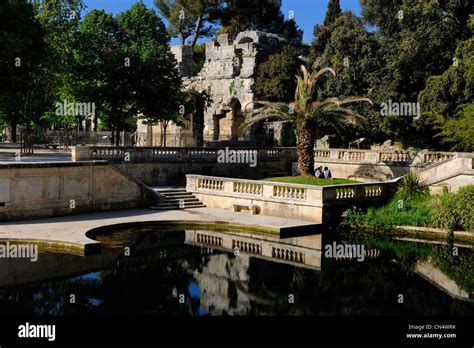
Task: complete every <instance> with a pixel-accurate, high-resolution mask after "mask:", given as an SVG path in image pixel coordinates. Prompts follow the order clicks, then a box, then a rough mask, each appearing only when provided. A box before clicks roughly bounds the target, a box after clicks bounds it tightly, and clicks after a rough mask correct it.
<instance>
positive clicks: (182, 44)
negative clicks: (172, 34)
mask: <svg viewBox="0 0 474 348" xmlns="http://www.w3.org/2000/svg"><path fill="white" fill-rule="evenodd" d="M179 38H180V40H181V46H184V44H185V43H186V37H184V34H183V33H182V32H181V31H180V32H179Z"/></svg>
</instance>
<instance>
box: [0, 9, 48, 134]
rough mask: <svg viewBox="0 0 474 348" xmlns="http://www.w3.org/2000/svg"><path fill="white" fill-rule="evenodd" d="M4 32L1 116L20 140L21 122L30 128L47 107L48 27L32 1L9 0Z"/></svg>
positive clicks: (1, 22)
mask: <svg viewBox="0 0 474 348" xmlns="http://www.w3.org/2000/svg"><path fill="white" fill-rule="evenodd" d="M0 32H1V33H2V35H0V117H1V118H3V119H4V120H5V122H6V123H8V124H9V125H10V128H11V138H12V141H13V142H16V141H17V134H16V133H17V132H16V126H17V124H18V123H20V122H24V123H25V125H26V127H27V128H29V127H30V125H31V122H32V121H34V120H35V119H36V118H37V117H38V116H39V115H40V112H41V110H42V109H43V108H44V105H43V104H44V103H43V102H44V98H43V97H44V96H43V95H42V90H41V86H42V85H43V83H44V80H42V79H41V78H40V77H41V76H43V72H44V67H43V62H44V57H45V52H46V45H45V42H44V31H43V30H42V29H41V26H40V25H39V23H38V21H37V19H36V18H35V14H34V10H33V7H32V5H31V4H30V3H27V2H26V1H24V0H7V1H4V2H2V3H0Z"/></svg>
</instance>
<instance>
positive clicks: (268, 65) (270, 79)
mask: <svg viewBox="0 0 474 348" xmlns="http://www.w3.org/2000/svg"><path fill="white" fill-rule="evenodd" d="M302 53H303V50H302V49H297V48H295V47H292V46H286V47H285V48H284V49H283V51H282V52H281V53H277V54H274V55H272V56H270V57H269V58H268V60H267V61H266V62H264V63H262V64H260V66H259V68H258V69H259V70H258V75H257V79H256V81H255V92H256V93H257V95H258V96H259V97H260V98H264V99H266V100H269V101H282V102H290V101H291V100H292V98H294V95H295V88H296V80H295V78H294V76H295V75H296V74H297V72H298V69H299V67H300V65H301V62H300V60H299V59H298V56H299V55H301V54H302Z"/></svg>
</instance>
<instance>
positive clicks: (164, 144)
mask: <svg viewBox="0 0 474 348" xmlns="http://www.w3.org/2000/svg"><path fill="white" fill-rule="evenodd" d="M167 128H168V123H167V122H163V146H164V147H166V129H167Z"/></svg>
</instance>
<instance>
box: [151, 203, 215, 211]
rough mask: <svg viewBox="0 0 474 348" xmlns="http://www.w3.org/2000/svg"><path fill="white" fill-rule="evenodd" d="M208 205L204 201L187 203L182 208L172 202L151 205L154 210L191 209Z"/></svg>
mask: <svg viewBox="0 0 474 348" xmlns="http://www.w3.org/2000/svg"><path fill="white" fill-rule="evenodd" d="M205 207H206V206H205V205H204V204H202V203H194V204H185V205H184V207H183V208H180V207H179V205H176V204H170V205H163V204H158V205H154V206H152V207H150V209H153V210H180V209H190V208H205Z"/></svg>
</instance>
